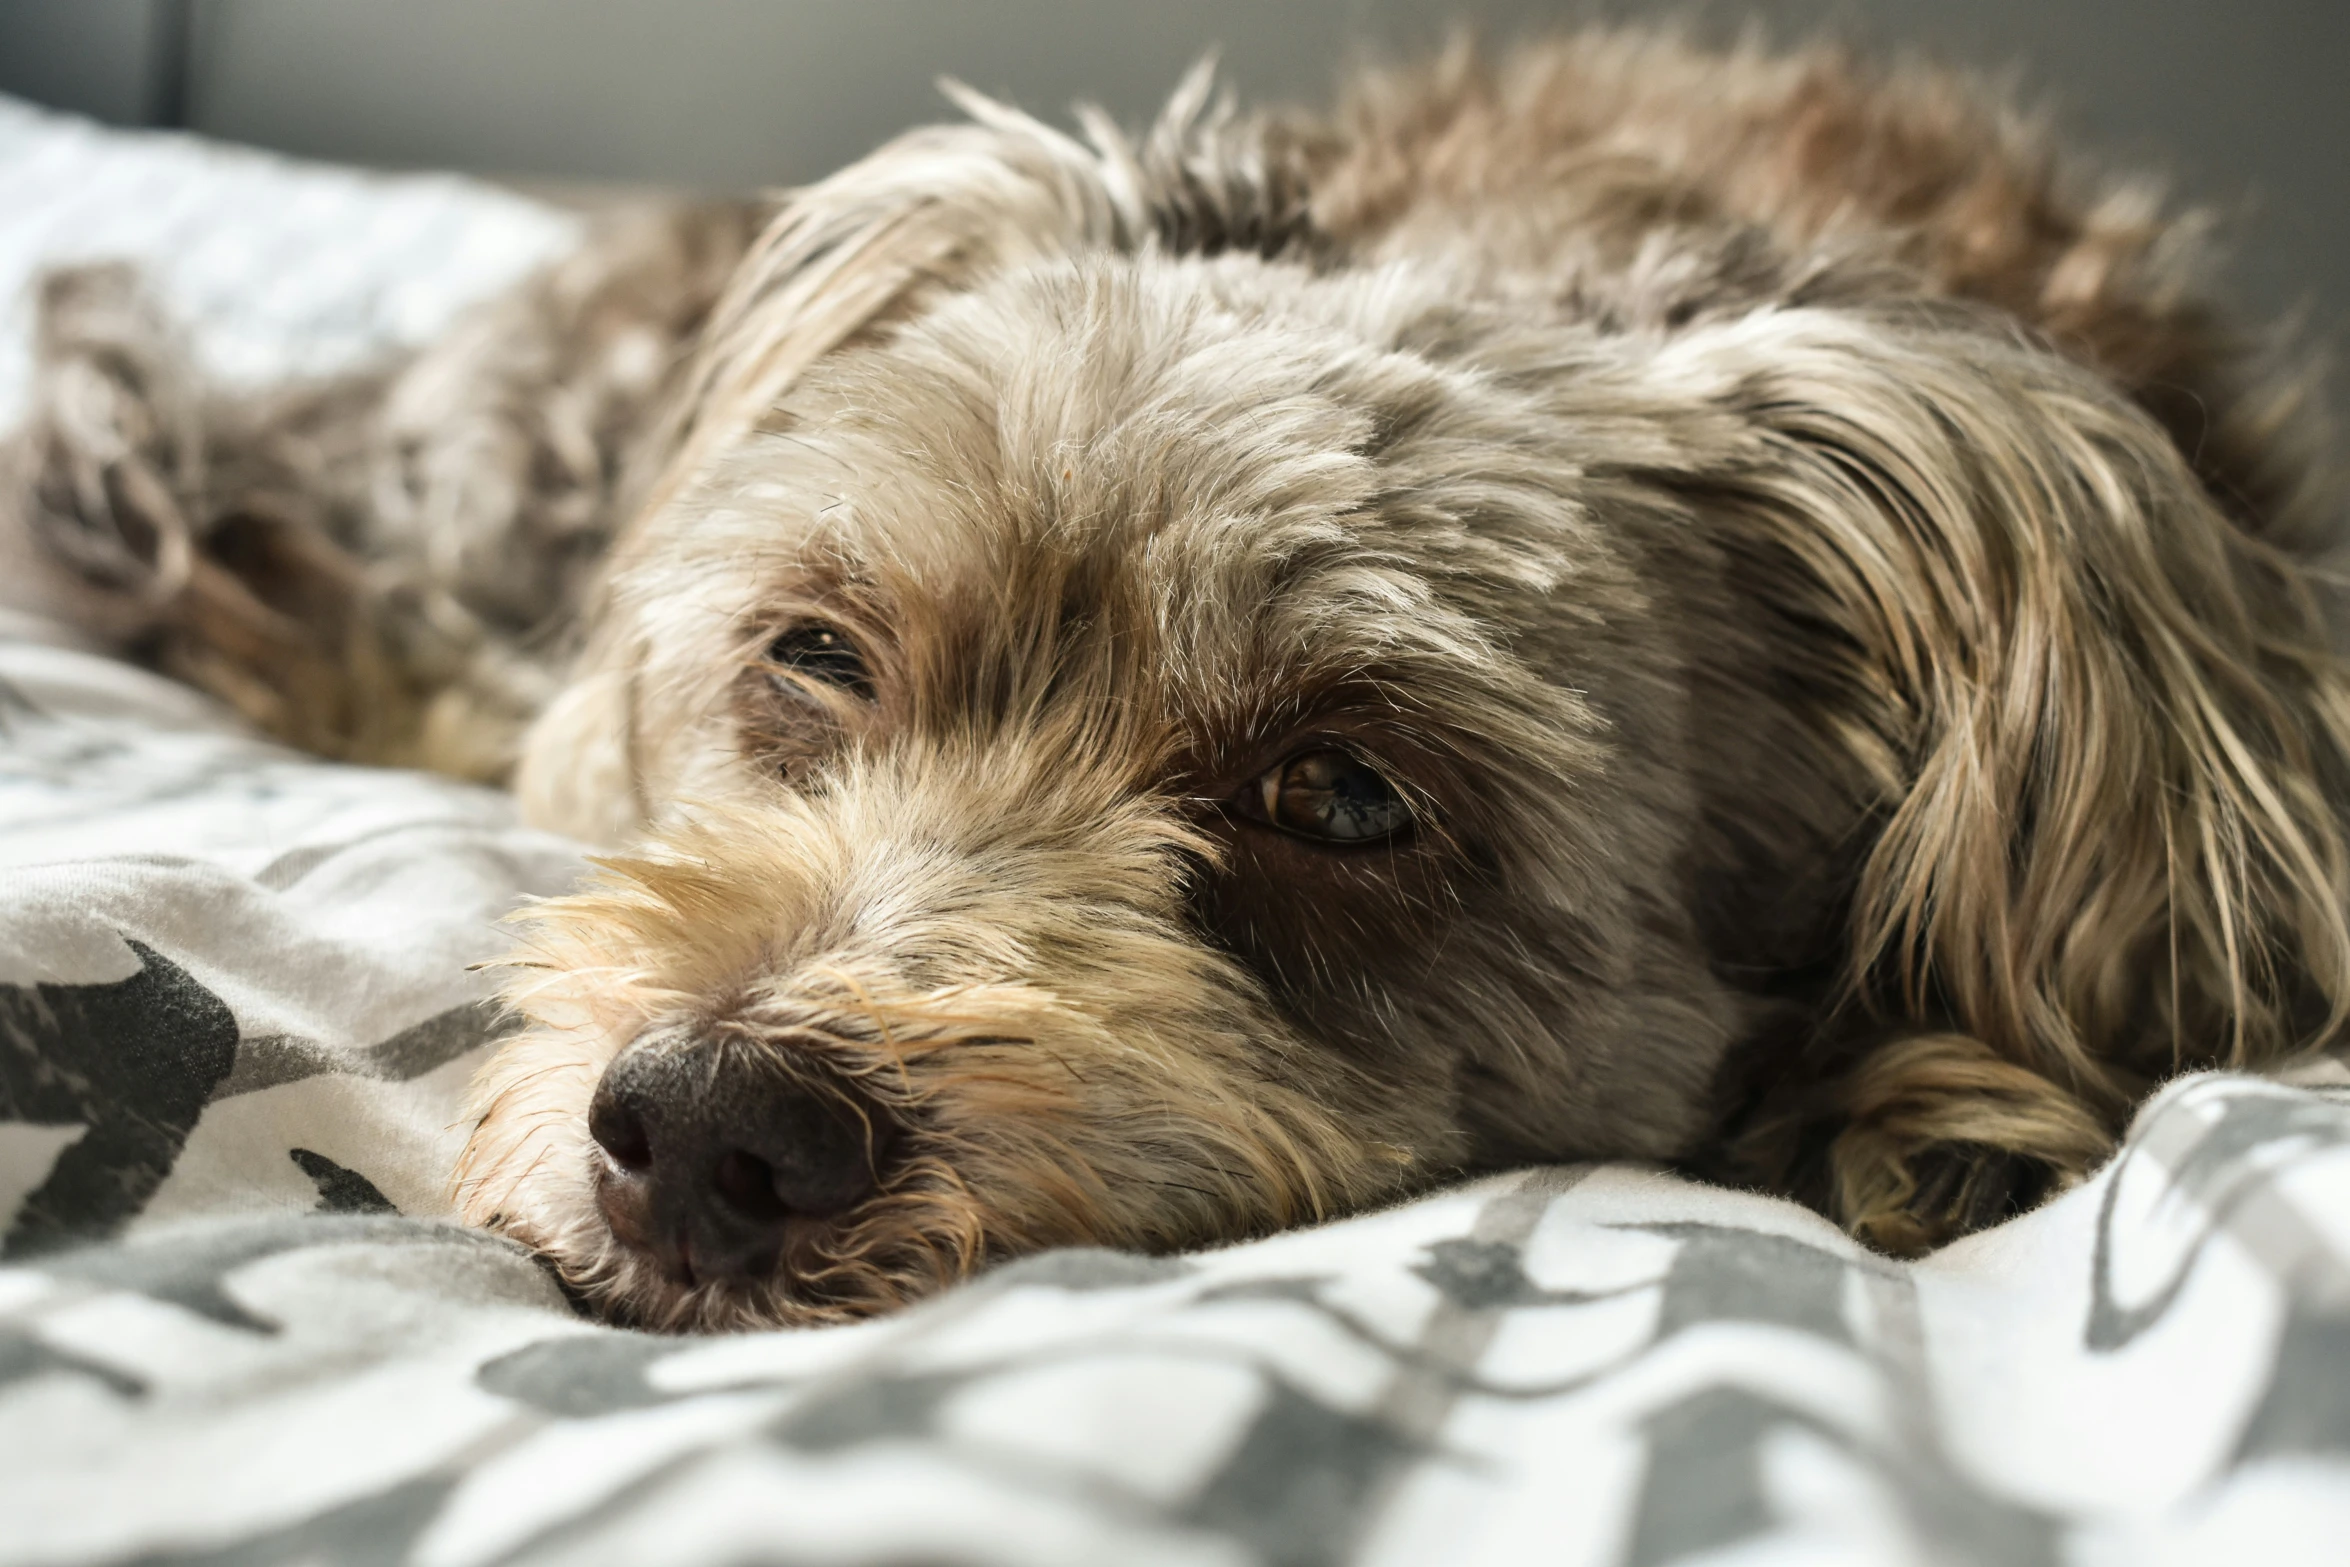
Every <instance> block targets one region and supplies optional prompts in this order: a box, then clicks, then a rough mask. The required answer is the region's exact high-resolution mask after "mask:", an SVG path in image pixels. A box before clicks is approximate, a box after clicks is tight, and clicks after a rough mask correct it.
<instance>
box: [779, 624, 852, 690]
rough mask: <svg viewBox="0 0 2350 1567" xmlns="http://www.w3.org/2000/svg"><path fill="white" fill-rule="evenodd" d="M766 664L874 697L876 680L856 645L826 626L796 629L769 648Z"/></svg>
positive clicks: (788, 632)
mask: <svg viewBox="0 0 2350 1567" xmlns="http://www.w3.org/2000/svg"><path fill="white" fill-rule="evenodd" d="M767 662H768V663H770V664H772V665H774V666H775V667H776V668H778V669H781V670H784V671H787V672H788V673H791V674H795V675H805V676H806V677H807V678H809V679H810V680H816V681H821V682H822V683H823V684H825V685H828V686H837V687H839V688H840V689H841V690H843V691H848V692H853V693H854V694H856V695H858V696H864V697H869V696H871V695H872V694H873V676H872V675H871V673H869V672H868V671H867V670H866V668H865V658H864V655H863V654H861V653H859V652H858V651H857V645H856V644H855V643H854V642H851V641H850V640H849V639H848V638H847V637H844V636H842V635H841V634H840V633H839V632H838V631H836V630H834V629H833V628H832V627H830V626H825V625H807V626H795V627H793V628H792V629H791V630H789V631H786V632H785V633H784V634H783V635H782V636H780V637H777V638H776V639H775V640H774V641H773V642H770V643H768V644H767Z"/></svg>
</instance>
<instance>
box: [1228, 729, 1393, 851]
mask: <svg viewBox="0 0 2350 1567" xmlns="http://www.w3.org/2000/svg"><path fill="white" fill-rule="evenodd" d="M1250 793H1251V795H1252V798H1251V799H1250V801H1249V803H1250V804H1251V805H1253V806H1255V807H1256V809H1257V811H1260V812H1262V813H1263V816H1264V819H1265V820H1266V821H1267V822H1268V823H1270V824H1271V825H1273V826H1275V827H1279V828H1282V829H1284V830H1286V831H1289V832H1293V833H1296V834H1297V835H1298V836H1299V837H1301V838H1320V839H1322V840H1324V841H1325V842H1329V843H1373V842H1376V841H1377V840H1379V839H1381V838H1392V837H1394V836H1395V835H1396V834H1397V833H1400V832H1402V831H1403V830H1404V829H1405V828H1406V827H1409V826H1410V825H1411V824H1412V808H1411V806H1410V805H1408V804H1406V803H1405V801H1404V798H1403V796H1402V795H1400V794H1397V793H1396V792H1395V786H1394V785H1392V784H1390V783H1389V782H1388V781H1387V780H1386V779H1385V778H1382V777H1381V776H1379V774H1378V772H1377V771H1376V770H1375V769H1373V768H1372V767H1370V766H1369V765H1368V764H1366V763H1364V762H1361V761H1359V760H1357V759H1356V758H1354V757H1352V756H1350V755H1348V754H1347V753H1346V752H1344V751H1341V750H1337V749H1335V748H1330V747H1325V748H1323V749H1319V750H1313V751H1301V752H1299V753H1298V754H1297V755H1295V756H1293V757H1291V758H1290V759H1289V760H1288V761H1286V762H1283V763H1282V764H1281V765H1280V766H1278V767H1273V768H1268V769H1266V771H1265V773H1264V775H1263V776H1262V777H1260V778H1259V779H1257V781H1256V782H1255V783H1254V784H1252V785H1250ZM1252 814H1253V813H1252Z"/></svg>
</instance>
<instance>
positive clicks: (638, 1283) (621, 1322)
mask: <svg viewBox="0 0 2350 1567" xmlns="http://www.w3.org/2000/svg"><path fill="white" fill-rule="evenodd" d="M583 1162H585V1161H583ZM566 1188H567V1189H566V1190H565V1191H563V1192H561V1193H552V1192H545V1191H542V1192H541V1193H540V1205H539V1207H538V1208H537V1210H536V1211H518V1212H505V1213H500V1214H497V1215H495V1216H493V1217H491V1218H490V1219H489V1220H488V1221H487V1224H488V1228H490V1229H493V1230H496V1231H497V1232H498V1233H500V1234H502V1235H505V1236H506V1237H508V1238H509V1239H511V1240H515V1241H519V1242H520V1243H521V1244H523V1245H524V1246H527V1247H529V1248H530V1250H531V1251H532V1252H533V1253H534V1254H536V1256H537V1257H538V1259H539V1261H540V1262H541V1263H542V1264H543V1265H545V1266H546V1267H547V1268H548V1269H549V1270H550V1271H551V1272H553V1273H554V1274H555V1276H556V1277H557V1279H558V1280H559V1281H560V1282H561V1285H562V1288H563V1290H564V1293H565V1294H566V1295H568V1296H570V1297H571V1299H572V1300H573V1301H574V1302H576V1303H577V1304H578V1305H580V1306H581V1307H582V1308H584V1309H586V1310H588V1311H590V1312H592V1313H594V1314H595V1315H596V1316H598V1317H601V1318H603V1319H605V1320H606V1321H609V1322H612V1323H614V1324H615V1325H618V1326H621V1327H630V1328H639V1329H643V1330H646V1331H648V1332H655V1333H724V1332H737V1331H742V1330H744V1329H754V1328H785V1327H815V1326H821V1325H824V1324H829V1323H839V1322H849V1321H854V1320H856V1319H858V1318H862V1317H869V1316H872V1315H873V1314H875V1313H876V1312H880V1311H886V1310H889V1309H891V1308H893V1307H895V1306H899V1305H903V1304H905V1303H907V1302H908V1301H910V1300H912V1299H914V1298H915V1297H916V1296H917V1295H919V1294H923V1293H927V1290H926V1289H924V1288H923V1287H922V1285H923V1284H924V1283H926V1282H929V1281H920V1280H907V1279H887V1280H885V1279H882V1278H880V1277H878V1276H877V1275H876V1274H875V1272H874V1271H873V1270H872V1269H871V1268H870V1267H869V1266H866V1265H864V1264H863V1263H862V1262H861V1260H860V1256H859V1253H858V1251H857V1243H858V1240H859V1238H860V1233H861V1232H865V1231H869V1230H870V1229H871V1228H872V1226H871V1225H870V1224H869V1223H867V1224H860V1223H858V1222H856V1216H854V1215H849V1216H844V1217H843V1218H842V1219H841V1220H839V1221H831V1222H824V1223H820V1224H811V1225H810V1226H809V1227H808V1228H807V1230H806V1232H805V1233H803V1234H801V1235H798V1236H795V1237H794V1239H793V1241H792V1243H791V1244H788V1245H787V1246H786V1247H785V1248H784V1249H783V1251H782V1253H781V1254H780V1255H779V1256H778V1257H777V1259H776V1263H775V1267H774V1269H773V1270H772V1271H771V1272H769V1273H767V1274H765V1275H763V1276H760V1277H757V1278H751V1279H744V1278H720V1277H703V1276H700V1275H697V1274H696V1273H695V1272H694V1271H693V1269H692V1266H691V1262H690V1258H689V1259H687V1260H686V1265H685V1266H684V1267H682V1268H681V1267H680V1265H679V1259H676V1258H664V1257H661V1256H659V1255H658V1254H657V1253H656V1252H655V1251H654V1250H653V1249H652V1248H651V1247H648V1246H646V1245H644V1244H643V1243H642V1242H641V1241H639V1240H637V1239H635V1238H633V1237H624V1236H623V1235H622V1234H621V1233H620V1232H619V1230H618V1229H617V1228H616V1227H615V1225H614V1223H613V1221H612V1219H611V1217H610V1216H608V1215H607V1214H606V1213H605V1212H604V1211H603V1205H602V1204H601V1203H599V1202H598V1201H597V1199H596V1191H595V1182H594V1179H593V1176H592V1175H590V1176H587V1177H584V1178H582V1179H581V1180H579V1181H577V1182H576V1183H566ZM937 1282H941V1283H943V1282H944V1281H943V1279H942V1280H939V1281H937Z"/></svg>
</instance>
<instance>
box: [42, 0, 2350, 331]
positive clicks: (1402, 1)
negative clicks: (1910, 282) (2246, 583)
mask: <svg viewBox="0 0 2350 1567" xmlns="http://www.w3.org/2000/svg"><path fill="white" fill-rule="evenodd" d="M1642 14H1649V15H1660V14H1661V15H1673V16H1693V17H1695V18H1697V19H1698V21H1699V23H1700V25H1701V26H1704V27H1708V28H1712V29H1714V30H1717V31H1723V32H1727V31H1732V30H1734V29H1735V28H1736V27H1737V26H1738V25H1740V24H1741V23H1742V22H1744V21H1745V20H1747V19H1749V18H1757V19H1760V20H1762V21H1764V22H1766V23H1767V24H1769V25H1770V26H1771V28H1772V29H1773V31H1774V33H1775V34H1777V35H1780V36H1799V35H1803V34H1807V33H1810V32H1813V31H1817V30H1820V29H1822V28H1826V29H1830V30H1833V31H1835V32H1837V33H1839V34H1841V35H1844V36H1846V37H1850V38H1855V39H1858V40H1860V41H1862V42H1866V43H1871V44H1875V45H1879V46H1891V47H1923V48H1927V49H1930V50H1932V51H1934V52H1936V53H1938V54H1941V55H1944V56H1946V57H1950V58H1955V59H1959V60H1964V61H1968V62H1972V63H1975V64H1978V65H1982V66H1986V67H1990V68H1993V69H1998V70H2006V71H2011V72H2012V74H2013V76H2014V77H2015V79H2016V80H2017V81H2018V83H2019V84H2020V86H2021V87H2022V89H2023V91H2024V94H2025V96H2026V98H2027V99H2028V100H2030V101H2033V102H2037V103H2041V104H2045V105H2047V106H2049V107H2050V108H2052V109H2053V110H2054V111H2055V113H2056V115H2057V118H2058V121H2059V123H2060V124H2062V125H2063V126H2064V127H2065V128H2066V129H2067V130H2068V131H2070V132H2071V133H2072V134H2073V135H2074V136H2075V138H2076V139H2079V140H2082V141H2085V142H2087V143H2088V144H2089V145H2091V146H2093V147H2095V148H2096V149H2098V151H2099V152H2100V154H2101V155H2102V156H2104V158H2105V159H2106V161H2108V162H2112V163H2122V164H2129V165H2134V166H2139V167H2145V168H2149V169H2153V170H2156V171H2159V172H2161V173H2164V174H2166V175H2168V176H2170V177H2171V178H2172V179H2173V181H2174V183H2175V186H2176V188H2177V189H2179V190H2180V191H2181V193H2182V194H2184V195H2186V196H2188V197H2190V198H2192V199H2194V200H2196V201H2199V202H2203V203H2206V204H2209V205H2212V206H2214V207H2216V208H2218V209H2219V210H2220V211H2221V213H2222V214H2223V215H2224V216H2225V217H2226V218H2227V219H2228V220H2229V226H2230V231H2231V232H2232V234H2233V237H2234V251H2235V259H2234V262H2233V266H2232V271H2231V274H2230V282H2231V285H2232V286H2233V288H2234V289H2235V290H2236V291H2237V293H2238V294H2239V296H2240V297H2241V299H2242V300H2243V302H2244V303H2245V304H2247V305H2248V306H2250V307H2251V308H2253V309H2254V310H2257V311H2259V312H2261V313H2263V314H2266V315H2276V314H2279V313H2282V312H2285V311H2288V310H2291V309H2294V308H2295V307H2307V309H2308V313H2309V321H2310V330H2312V331H2316V332H2323V333H2325V334H2326V335H2327V336H2328V337H2330V338H2338V337H2339V336H2340V334H2341V330H2342V327H2343V325H2344V323H2345V322H2350V86H2346V85H2345V76H2346V75H2350V0H1756V3H1753V4H1737V3H1733V0H1710V3H1700V4H1698V5H1695V6H1692V5H1688V4H1668V5H1664V6H1648V7H1643V6H1641V5H1640V4H1638V3H1637V0H1549V3H1544V0H1459V3H1457V4H1432V3H1427V0H0V91H7V92H14V93H19V94H22V95H24V96H27V97H30V98H34V99H37V100H40V101H43V102H48V103H54V104H59V105H64V106H69V107H75V108H79V109H82V110H84V111H85V112H90V113H94V114H97V115H99V116H100V117H102V118H107V119H111V120H115V121H117V122H124V123H162V124H180V125H186V126H188V127H191V128H194V129H197V130H201V131H204V132H206V133H208V134H211V135H216V136H224V137H229V138H233V139H235V140H239V141H247V142H254V143H258V144H260V145H263V146H269V147H278V148H283V149H286V150H288V151H292V152H299V153H305V154H309V155H312V156H317V157H325V158H339V159H346V160H353V161H357V162H362V163H375V164H384V165H393V166H403V167H417V166H446V167H455V168H466V169H474V170H479V171H483V172H487V173H493V174H499V175H507V176H520V177H531V178H541V179H544V178H556V179H578V180H601V181H624V182H631V183H644V182H657V183H678V184H692V185H700V186H706V187H713V188H718V187H741V186H750V185H760V184H788V183H793V182H797V181H803V180H807V179H810V178H813V177H815V176H817V175H820V174H822V173H824V172H825V171H827V170H829V169H831V168H834V167H837V166H838V165H839V164H841V163H843V162H845V161H847V160H848V159H850V158H853V157H855V156H856V155H858V154H859V153H861V152H864V151H865V150H867V149H868V148H870V147H872V146H873V145H874V144H876V143H877V142H879V141H881V140H883V139H884V138H886V137H887V136H889V135H890V134H891V133H892V132H894V131H896V130H898V129H900V128H902V127H904V126H906V125H909V124H912V123H915V122H918V121H921V120H925V119H932V118H936V117H938V116H939V115H940V114H941V113H942V105H941V103H940V101H939V99H938V97H937V95H936V93H935V91H934V89H933V87H932V85H931V84H932V80H933V78H935V77H937V76H938V75H940V74H942V73H945V74H952V75H955V76H958V77H961V78H962V79H964V80H966V81H969V82H971V83H972V84H973V85H974V86H977V87H980V88H983V89H986V90H988V91H992V92H996V93H999V94H1002V95H1004V96H1006V97H1009V98H1011V99H1013V100H1015V101H1017V102H1019V103H1021V104H1023V105H1024V106H1026V107H1028V108H1030V109H1032V110H1035V111H1037V112H1040V113H1044V114H1047V115H1057V114H1059V113H1061V112H1062V111H1063V110H1064V109H1065V107H1066V106H1067V105H1068V104H1069V103H1070V102H1071V101H1072V100H1074V99H1077V98H1080V97H1083V98H1090V99H1092V100H1094V101H1097V102H1099V103H1101V104H1103V105H1105V106H1106V107H1108V108H1109V109H1110V110H1111V111H1112V112H1113V113H1115V114H1116V115H1118V116H1119V117H1121V118H1123V119H1126V120H1129V121H1132V120H1138V119H1141V118H1143V117H1145V116H1146V115H1147V114H1148V113H1149V112H1150V110H1151V109H1152V107H1153V106H1154V105H1155V104H1156V103H1157V101H1158V100H1159V99H1160V98H1162V97H1163V96H1164V95H1165V93H1166V91H1167V89H1168V87H1169V86H1170V85H1172V83H1173V82H1174V81H1175V79H1176V77H1177V76H1178V75H1180V74H1181V72H1182V70H1183V68H1184V67H1185V66H1186V65H1187V64H1188V63H1189V62H1190V61H1191V60H1193V59H1194V58H1195V57H1197V56H1198V55H1199V54H1200V52H1201V51H1203V50H1205V49H1207V48H1210V47H1218V48H1220V50H1221V53H1222V59H1223V63H1224V68H1225V72H1226V74H1227V76H1228V77H1229V78H1230V79H1231V80H1233V81H1234V82H1235V83H1236V84H1237V85H1239V86H1240V87H1241V88H1242V89H1243V90H1244V91H1245V92H1247V93H1249V94H1251V95H1256V96H1278V97H1285V98H1297V97H1312V96H1315V95H1317V94H1319V93H1320V92H1321V91H1322V90H1323V89H1324V88H1325V86H1326V85H1327V83H1328V82H1329V80H1330V79H1331V77H1332V76H1333V75H1334V74H1335V73H1336V72H1337V70H1338V69H1339V68H1340V66H1341V64H1342V63H1343V62H1344V60H1345V59H1346V58H1347V57H1348V55H1349V54H1350V52H1352V51H1354V50H1357V49H1362V48H1374V49H1379V50H1383V51H1387V52H1392V51H1395V50H1397V49H1405V48H1410V47H1412V46H1414V45H1416V44H1424V43H1426V42H1429V41H1431V40H1433V39H1435V38H1437V37H1439V36H1440V35H1441V34H1442V33H1443V31H1444V30H1445V28H1446V27H1447V26H1448V25H1449V24H1450V23H1451V22H1453V21H1454V20H1456V19H1468V20H1472V21H1474V22H1476V23H1477V24H1478V25H1479V26H1480V27H1481V28H1482V30H1484V31H1485V32H1487V33H1488V34H1490V35H1496V36H1501V37H1506V36H1508V35H1509V34H1511V33H1513V32H1516V31H1520V30H1523V29H1526V28H1529V27H1535V26H1540V25H1544V24H1546V23H1557V22H1567V21H1576V20H1583V19H1588V18H1592V17H1601V16H1617V17H1621V16H1637V15H1642Z"/></svg>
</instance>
